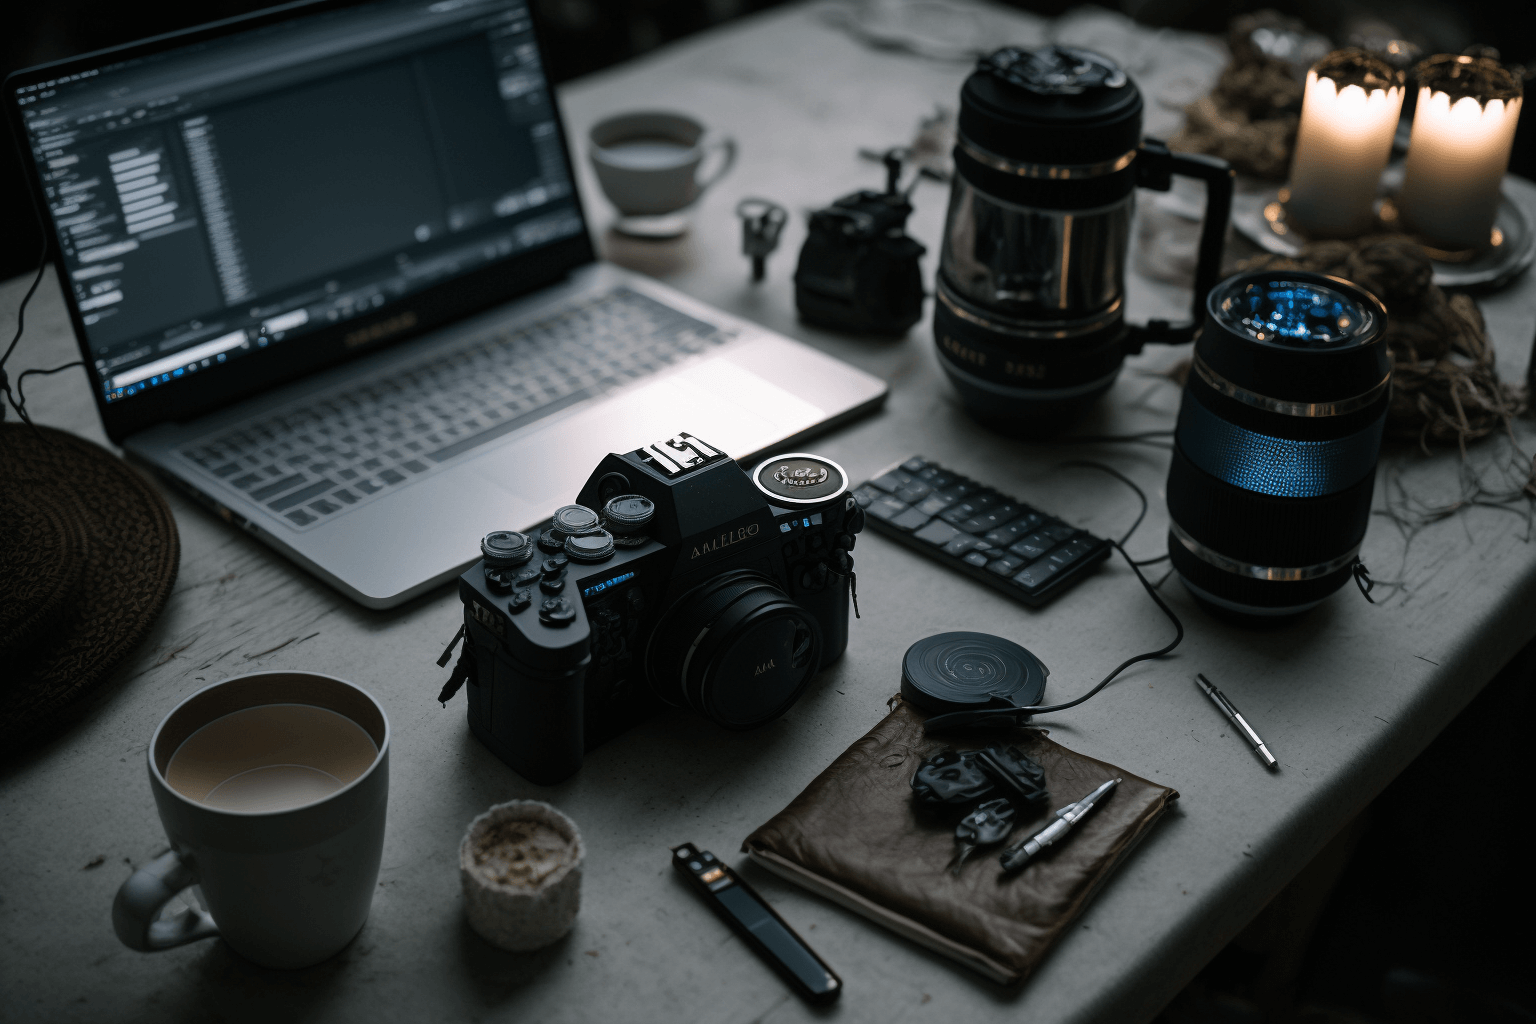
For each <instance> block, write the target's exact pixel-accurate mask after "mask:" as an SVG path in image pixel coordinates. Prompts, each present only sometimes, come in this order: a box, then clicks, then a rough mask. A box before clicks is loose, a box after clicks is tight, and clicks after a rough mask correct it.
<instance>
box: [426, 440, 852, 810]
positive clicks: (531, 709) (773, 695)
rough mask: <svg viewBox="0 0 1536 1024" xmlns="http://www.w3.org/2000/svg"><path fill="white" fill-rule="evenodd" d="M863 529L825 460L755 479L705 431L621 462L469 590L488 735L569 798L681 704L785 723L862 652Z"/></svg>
mask: <svg viewBox="0 0 1536 1024" xmlns="http://www.w3.org/2000/svg"><path fill="white" fill-rule="evenodd" d="M765 480H766V481H767V483H766V484H765V483H763V482H762V481H765ZM598 510H601V514H599V512H598ZM863 524H864V513H863V510H862V509H860V508H859V506H858V504H857V503H856V502H855V501H854V500H853V497H852V495H851V494H850V493H849V489H848V480H847V477H846V474H844V473H843V471H842V469H841V468H840V467H838V466H837V465H836V464H835V463H832V462H830V461H829V460H826V459H821V458H819V457H817V456H808V455H786V456H779V457H777V458H776V459H770V460H768V461H767V462H764V463H763V464H761V465H760V466H759V467H758V468H757V470H755V471H754V472H753V473H752V474H750V475H749V474H747V473H745V472H743V471H742V469H741V468H740V467H739V466H738V465H737V464H736V463H735V461H733V460H732V459H731V458H730V457H729V456H727V455H725V454H724V453H722V452H720V451H718V450H717V449H715V448H713V447H711V446H710V445H708V444H706V443H704V442H702V441H700V440H699V439H697V438H694V437H691V436H690V435H688V434H679V435H677V436H676V437H673V438H670V439H668V440H666V441H662V442H658V443H656V444H652V445H648V446H647V447H645V448H641V449H637V450H635V451H632V452H628V453H625V454H613V455H609V456H607V457H606V458H604V459H603V461H602V462H601V463H600V464H599V465H598V467H597V469H596V470H594V471H593V473H592V475H591V477H590V478H589V479H588V480H587V483H586V485H585V486H584V487H583V488H582V489H581V493H580V494H579V495H578V497H577V504H576V505H568V506H566V507H564V508H562V509H560V510H558V511H557V512H556V513H555V515H554V517H552V519H550V520H548V521H546V522H545V523H543V524H541V526H540V527H539V529H538V530H537V531H536V532H531V533H530V534H529V535H528V536H527V537H524V536H523V535H521V534H516V533H510V532H506V533H499V534H491V535H489V536H488V537H487V538H486V541H485V542H484V543H483V545H482V547H483V549H484V550H485V552H486V554H487V558H486V559H483V560H482V561H480V562H478V563H476V564H475V565H474V566H473V567H471V568H470V569H469V571H467V572H465V573H464V575H463V576H462V577H460V579H459V597H460V599H461V600H462V601H463V602H464V622H465V637H466V645H465V649H464V652H463V655H462V656H461V660H460V668H459V672H458V674H459V675H462V676H463V677H464V679H465V681H466V682H467V683H468V686H467V689H468V698H469V725H470V729H471V730H472V731H473V733H474V734H475V736H476V737H478V738H479V739H480V741H481V742H483V743H484V744H485V745H486V746H488V747H489V748H490V749H491V750H492V752H494V753H495V754H496V756H497V757H499V758H501V759H502V760H503V761H505V762H506V763H507V764H508V765H509V766H510V767H511V768H512V769H513V770H514V771H516V772H517V773H518V774H520V775H522V776H523V777H524V778H527V779H528V780H529V781H531V782H535V783H539V784H541V785H552V784H554V783H556V782H559V781H561V780H563V779H565V778H567V777H569V776H570V775H571V774H573V773H574V772H575V771H576V770H577V769H578V768H579V767H580V766H581V761H582V756H583V753H584V751H586V750H589V749H591V748H593V747H595V746H597V745H598V744H600V743H602V742H604V741H605V740H607V739H609V738H611V737H613V736H615V735H617V734H618V733H620V732H622V731H623V730H624V729H626V728H628V727H629V726H631V725H634V724H635V723H636V722H638V721H640V720H641V719H643V718H645V717H647V716H648V715H649V714H651V713H652V712H654V711H655V710H657V709H658V708H660V707H661V706H664V705H673V706H685V707H692V708H694V709H695V710H697V711H699V712H700V713H701V714H703V715H704V716H705V717H706V718H709V719H711V720H713V721H715V722H716V723H717V724H720V725H722V726H724V727H726V728H731V729H745V728H751V727H753V726H756V725H761V724H763V723H766V722H769V721H772V720H773V719H775V718H778V717H779V716H780V715H782V714H783V713H784V712H785V711H787V710H788V709H789V707H790V706H791V705H792V704H793V703H794V702H795V701H796V700H797V699H798V698H799V696H800V694H801V693H802V692H803V691H804V689H805V687H806V685H807V684H808V683H809V681H810V678H811V676H812V675H814V674H815V673H816V672H817V671H818V670H820V669H821V668H823V667H825V666H826V665H828V664H830V663H831V662H832V661H834V660H836V659H837V658H838V657H840V656H841V655H842V653H843V650H844V649H845V648H846V647H847V644H848V603H849V594H850V587H851V585H852V584H853V582H854V577H853V560H852V556H851V555H850V554H849V552H850V551H851V550H852V548H853V545H854V537H855V535H856V534H857V533H858V532H859V530H860V529H862V527H863ZM445 692H447V691H445Z"/></svg>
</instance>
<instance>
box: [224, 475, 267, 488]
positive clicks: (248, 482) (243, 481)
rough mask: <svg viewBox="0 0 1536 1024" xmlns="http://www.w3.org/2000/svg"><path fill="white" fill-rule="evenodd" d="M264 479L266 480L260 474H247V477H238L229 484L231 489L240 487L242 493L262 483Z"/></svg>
mask: <svg viewBox="0 0 1536 1024" xmlns="http://www.w3.org/2000/svg"><path fill="white" fill-rule="evenodd" d="M264 479H266V478H265V477H263V476H262V475H261V474H260V473H247V474H245V476H242V477H237V478H235V479H234V480H231V481H230V482H229V484H230V486H231V487H238V488H240V489H241V490H242V491H246V490H250V489H251V488H252V487H254V486H256V485H257V484H259V483H261V482H262V480H264Z"/></svg>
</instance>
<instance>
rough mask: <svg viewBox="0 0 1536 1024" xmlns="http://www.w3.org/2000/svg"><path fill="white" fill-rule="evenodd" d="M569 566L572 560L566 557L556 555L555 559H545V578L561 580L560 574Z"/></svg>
mask: <svg viewBox="0 0 1536 1024" xmlns="http://www.w3.org/2000/svg"><path fill="white" fill-rule="evenodd" d="M569 564H570V559H568V558H566V557H565V556H564V555H555V556H554V557H553V558H546V559H544V578H545V579H547V580H552V579H557V578H559V576H560V574H561V573H562V572H564V571H565V567H566V566H567V565H569Z"/></svg>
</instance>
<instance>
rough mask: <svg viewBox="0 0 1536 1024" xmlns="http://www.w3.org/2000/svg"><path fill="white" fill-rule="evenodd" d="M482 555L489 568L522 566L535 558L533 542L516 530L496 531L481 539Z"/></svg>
mask: <svg viewBox="0 0 1536 1024" xmlns="http://www.w3.org/2000/svg"><path fill="white" fill-rule="evenodd" d="M480 553H481V554H482V555H484V556H485V564H486V566H487V567H488V568H489V567H491V566H496V567H501V566H512V565H522V564H523V563H524V562H526V561H528V559H530V558H532V557H533V542H532V541H530V540H529V539H528V538H527V537H526V536H524V535H523V534H521V533H518V532H516V531H514V530H495V531H492V532H491V533H488V534H486V535H485V536H484V537H482V538H481V539H480Z"/></svg>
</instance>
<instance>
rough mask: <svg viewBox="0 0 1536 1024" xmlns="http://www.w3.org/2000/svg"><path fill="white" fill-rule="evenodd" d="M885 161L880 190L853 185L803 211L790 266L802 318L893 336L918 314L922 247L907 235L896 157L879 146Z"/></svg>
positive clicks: (908, 207) (906, 204)
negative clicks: (801, 236) (804, 228)
mask: <svg viewBox="0 0 1536 1024" xmlns="http://www.w3.org/2000/svg"><path fill="white" fill-rule="evenodd" d="M885 166H886V184H885V191H884V192H871V191H868V190H862V191H859V192H855V193H853V194H852V195H846V196H843V197H842V198H841V199H839V200H837V201H836V202H834V203H833V204H832V205H831V206H829V207H827V208H826V209H823V210H817V211H816V212H815V213H812V214H811V221H810V233H809V234H808V235H807V236H806V239H805V245H804V246H802V247H801V249H800V263H799V266H797V267H796V268H795V307H796V308H797V309H798V310H799V311H800V318H801V319H802V320H804V321H805V322H806V323H808V324H815V325H817V326H818V327H830V328H832V329H833V330H838V331H851V332H855V333H860V334H884V335H890V336H892V337H900V336H901V335H903V334H905V333H907V329H908V328H910V327H911V326H912V325H913V324H915V323H917V321H918V320H920V319H921V318H922V315H923V298H924V294H923V278H922V271H921V268H920V267H919V265H918V261H919V260H920V259H921V258H922V256H923V253H924V252H926V251H927V250H926V249H924V248H923V246H922V245H921V244H919V243H918V242H916V241H913V240H912V239H911V238H909V237H907V233H906V230H907V218H908V217H910V216H911V215H912V203H911V202H910V200H909V197H910V196H911V193H912V189H911V186H908V188H907V190H906V191H905V192H903V191H901V190H900V189H899V188H898V187H897V185H898V181H899V179H900V177H901V160H900V159H899V158H898V157H897V156H896V155H895V153H894V152H889V153H886V155H885ZM920 180H921V175H917V176H914V178H913V179H912V184H913V185H915V184H917V182H918V181H920Z"/></svg>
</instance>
